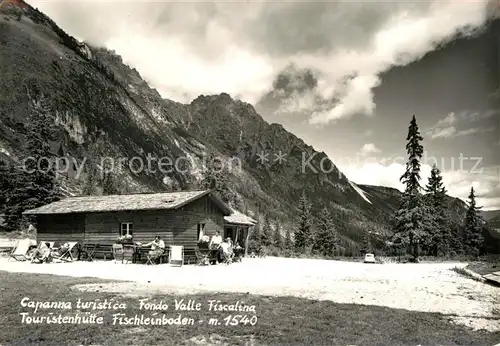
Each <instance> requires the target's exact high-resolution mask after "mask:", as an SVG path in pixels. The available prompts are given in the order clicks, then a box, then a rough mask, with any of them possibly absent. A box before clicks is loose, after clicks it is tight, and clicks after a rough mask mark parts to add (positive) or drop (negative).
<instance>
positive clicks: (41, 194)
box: [5, 95, 61, 230]
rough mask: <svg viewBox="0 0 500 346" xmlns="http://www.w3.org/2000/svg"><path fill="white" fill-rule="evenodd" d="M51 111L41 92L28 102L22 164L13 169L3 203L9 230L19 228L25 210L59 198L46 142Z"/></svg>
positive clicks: (50, 135) (49, 138)
mask: <svg viewBox="0 0 500 346" xmlns="http://www.w3.org/2000/svg"><path fill="white" fill-rule="evenodd" d="M50 112H51V109H50V105H49V103H48V101H47V100H46V98H45V97H44V96H43V95H42V96H41V97H40V98H39V100H38V102H34V101H33V102H32V103H31V104H30V113H31V114H30V117H29V122H28V124H27V125H26V143H25V146H24V149H23V157H22V160H21V162H22V163H21V164H20V165H19V166H18V167H16V168H15V170H14V176H13V177H12V181H13V183H12V185H13V188H12V190H11V193H10V195H9V201H8V203H7V206H6V213H5V219H6V224H7V227H8V228H9V229H11V230H15V229H17V228H19V226H20V225H21V222H22V220H23V215H22V213H23V212H24V211H26V210H28V209H33V208H37V207H39V206H42V205H44V204H48V203H52V202H54V201H57V200H59V198H60V197H61V193H60V190H59V186H58V184H57V181H56V172H55V168H54V165H53V162H54V155H53V154H52V153H51V150H50V145H49V142H50V141H52V140H54V138H55V136H54V131H53V128H52V126H53V123H52V121H51V118H50Z"/></svg>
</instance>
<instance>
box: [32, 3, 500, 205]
mask: <svg viewBox="0 0 500 346" xmlns="http://www.w3.org/2000/svg"><path fill="white" fill-rule="evenodd" d="M28 2H29V3H30V4H31V5H32V6H34V7H38V8H39V9H40V10H42V11H43V12H45V13H46V14H47V15H49V16H50V17H51V18H52V19H54V20H55V21H56V22H57V23H58V24H59V25H60V26H61V27H62V28H63V29H64V30H66V31H67V32H68V33H70V34H71V35H73V36H75V37H76V38H78V39H80V40H83V41H86V42H89V43H90V44H93V45H98V46H105V47H107V48H109V49H113V50H115V51H116V52H117V53H118V54H120V55H121V56H122V57H123V60H124V62H125V63H127V64H129V65H130V66H132V67H134V68H136V69H137V70H138V71H139V72H140V74H141V75H142V76H143V77H144V79H145V80H146V81H147V82H148V83H149V84H150V85H151V86H152V87H154V88H156V89H157V90H158V91H159V92H160V94H161V95H162V96H163V97H165V98H170V99H173V100H176V101H179V102H186V103H189V102H190V101H191V100H193V99H194V98H196V97H197V96H198V95H200V94H218V93H221V92H226V93H229V94H230V95H232V96H233V97H235V98H239V99H241V100H243V101H245V102H249V103H251V104H253V105H254V106H255V107H256V109H257V110H258V112H259V113H260V114H261V115H262V116H263V117H264V119H266V120H267V121H268V122H276V123H280V124H282V125H283V126H284V127H285V128H286V129H288V130H289V131H291V132H293V133H294V134H296V135H297V136H298V137H300V138H302V139H303V140H304V141H305V142H306V143H308V144H310V145H312V146H313V147H314V148H315V149H316V150H318V151H324V152H325V153H327V154H328V156H329V157H330V158H331V159H332V161H333V162H334V163H335V164H336V165H337V166H338V167H339V168H340V169H341V170H342V171H343V172H344V173H345V174H346V176H347V177H348V178H349V179H350V180H352V181H354V182H356V183H358V184H372V185H384V186H391V187H396V188H399V189H401V188H402V186H401V183H400V182H399V177H400V176H401V174H402V173H403V171H404V158H405V155H406V153H405V139H406V134H407V127H408V123H409V121H410V120H411V117H412V115H413V114H415V115H416V117H417V122H418V124H419V126H420V129H421V132H422V135H423V137H424V142H423V145H424V149H425V152H424V157H423V167H422V168H423V173H422V178H423V182H422V183H423V184H425V180H426V178H427V177H428V175H429V172H430V167H431V165H432V164H434V163H436V164H437V165H438V167H439V168H440V169H441V170H442V171H443V176H444V181H445V184H446V187H447V189H448V192H449V194H450V195H452V196H455V197H459V198H462V199H466V198H467V195H468V192H469V190H470V187H471V186H474V187H475V189H476V190H477V192H478V194H479V199H478V201H479V204H480V205H483V207H484V209H500V155H498V154H497V153H498V150H499V149H500V136H499V133H500V132H499V131H500V130H499V125H500V124H499V122H500V121H499V119H500V116H499V114H497V112H496V111H497V110H500V107H499V106H500V102H499V101H500V99H499V98H495V97H494V95H493V96H492V94H493V93H494V91H495V90H497V89H498V88H499V85H498V83H499V77H500V74H499V72H500V71H499V67H500V65H499V64H498V63H499V62H500V60H499V56H498V54H499V51H498V47H499V46H498V38H497V35H496V33H497V32H499V31H498V28H497V27H493V28H490V29H488V30H485V29H484V24H485V22H486V19H487V18H488V16H490V15H492V14H493V13H494V12H495V7H494V4H493V3H488V2H486V1H482V0H470V1H456V0H454V1H451V0H449V1H446V0H435V1H431V0H429V1H415V2H410V1H404V2H375V1H370V0H365V1H363V2H360V1H350V2H348V1H316V2H300V1H287V2H276V1H274V2H271V1H263V0H259V1H257V0H255V1H246V2H234V1H233V2H229V1H219V2H217V3H211V2H203V1H197V2H166V1H161V2H160V1H156V2H151V1H150V2H146V1H140V0H139V1H137V0H136V1H135V2H118V1H108V2H97V1H78V2H75V1H55V0H54V1H47V0H34V1H28ZM462 37H468V38H467V39H466V38H462ZM470 37H472V38H470ZM443 46H444V48H443ZM499 96H500V93H499Z"/></svg>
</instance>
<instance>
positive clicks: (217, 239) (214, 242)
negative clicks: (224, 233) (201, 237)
mask: <svg viewBox="0 0 500 346" xmlns="http://www.w3.org/2000/svg"><path fill="white" fill-rule="evenodd" d="M221 243H222V237H221V236H220V234H219V231H215V234H214V235H213V236H212V239H210V245H209V248H210V249H218V248H219V246H220V244H221Z"/></svg>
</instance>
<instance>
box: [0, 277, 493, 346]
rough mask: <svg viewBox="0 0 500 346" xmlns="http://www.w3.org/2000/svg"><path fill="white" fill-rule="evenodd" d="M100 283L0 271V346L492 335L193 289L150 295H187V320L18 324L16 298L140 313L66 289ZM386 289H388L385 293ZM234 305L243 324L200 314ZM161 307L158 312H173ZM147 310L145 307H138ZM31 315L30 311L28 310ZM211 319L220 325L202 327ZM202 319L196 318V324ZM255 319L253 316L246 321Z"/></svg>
mask: <svg viewBox="0 0 500 346" xmlns="http://www.w3.org/2000/svg"><path fill="white" fill-rule="evenodd" d="M99 282H104V281H102V280H96V279H86V278H66V277H56V276H50V275H31V274H17V273H16V274H14V273H6V272H0V294H1V296H2V300H1V301H0V307H1V311H2V314H1V315H0V325H1V326H2V327H1V328H0V344H6V345H28V344H38V345H58V344H61V345H90V344H94V345H95V344H106V345H122V344H123V345H134V344H135V345H138V344H141V345H160V344H161V345H190V344H206V343H210V344H231V345H244V344H249V343H252V344H254V345H284V344H287V345H292V344H294V345H297V344H312V345H332V344H333V345H353V344H354V345H438V344H440V345H493V344H495V343H496V342H498V340H500V333H488V332H484V331H480V332H477V331H476V332H474V331H472V330H470V329H467V328H466V327H463V326H457V325H453V324H451V323H449V322H448V321H447V316H444V315H440V314H431V313H419V312H410V311H406V310H398V309H390V308H384V307H375V306H364V305H350V304H335V303H332V302H328V301H321V302H320V301H311V300H306V299H300V298H292V297H280V298H276V297H264V296H253V295H252V296H251V295H245V294H227V293H212V294H197V295H192V296H182V297H181V296H176V295H167V294H163V295H156V296H153V297H150V299H152V300H156V301H157V302H158V301H160V300H163V301H164V302H167V303H168V304H171V305H172V307H173V303H174V299H183V298H184V299H185V300H187V299H194V300H196V301H197V302H200V303H202V305H203V308H202V310H201V311H190V312H186V311H184V312H181V314H182V315H183V317H187V318H193V319H194V321H196V323H195V325H194V326H193V325H187V326H172V325H170V326H145V325H142V326H123V325H113V324H112V323H111V322H112V317H111V316H112V314H113V312H112V311H110V310H99V311H97V312H96V314H97V315H98V316H103V317H104V324H101V325H96V324H86V325H84V324H80V325H72V324H61V325H57V324H39V325H34V324H30V325H26V324H22V323H21V315H20V313H21V312H25V311H26V312H30V313H32V311H33V310H32V309H30V308H27V307H22V306H21V304H20V302H21V300H22V299H23V298H24V297H29V299H31V300H37V301H65V302H73V304H74V302H76V301H77V300H78V299H82V300H84V301H95V300H98V299H99V300H100V301H103V300H104V299H107V300H108V301H109V300H112V299H114V301H115V302H122V303H126V304H127V307H126V308H125V309H124V310H122V311H120V312H123V313H125V314H126V315H127V316H131V317H132V316H134V315H135V314H140V313H141V311H140V310H139V301H138V300H139V299H141V298H142V297H138V298H126V297H120V296H117V295H115V294H110V293H101V292H97V293H81V292H77V291H74V290H72V289H71V286H72V285H74V284H81V283H99ZM388 294H389V293H388ZM212 299H213V300H219V301H221V302H222V303H227V304H234V303H235V302H236V301H244V302H245V303H246V304H247V305H255V311H256V312H255V313H252V312H244V313H239V314H246V315H247V316H248V317H249V318H250V317H252V316H254V315H255V316H256V318H257V322H256V323H255V325H251V324H250V323H247V324H246V325H245V324H242V323H240V324H239V325H235V326H226V323H225V322H224V318H225V317H227V316H229V315H235V314H237V313H232V312H214V311H211V312H209V311H208V308H207V306H208V304H207V301H208V300H212ZM172 307H171V308H169V309H168V310H167V311H166V312H165V314H166V315H168V316H177V315H178V313H179V312H176V311H172ZM49 312H52V313H54V314H55V315H57V314H59V313H62V314H63V315H68V316H72V315H74V314H75V313H77V312H80V313H83V312H82V311H75V310H57V309H52V310H43V309H42V310H39V312H38V313H37V315H45V314H47V313H49ZM143 313H144V315H150V313H149V312H143ZM31 315H33V314H31ZM210 318H217V319H218V320H219V322H221V323H220V325H209V323H208V320H209V319H210ZM199 321H204V322H199ZM253 321H255V319H254V320H253Z"/></svg>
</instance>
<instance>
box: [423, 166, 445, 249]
mask: <svg viewBox="0 0 500 346" xmlns="http://www.w3.org/2000/svg"><path fill="white" fill-rule="evenodd" d="M425 190H426V192H427V195H426V197H427V198H426V199H427V203H428V207H429V209H430V213H429V219H430V220H429V229H428V233H429V235H428V237H427V243H426V245H427V248H428V250H429V253H430V254H432V255H434V256H438V255H440V254H441V255H445V254H447V253H448V252H449V251H450V242H451V227H450V223H449V215H448V213H447V208H446V201H445V198H446V188H445V187H444V184H443V177H442V175H441V171H440V170H439V168H438V167H437V166H436V165H434V166H433V167H432V170H431V175H430V177H429V180H428V182H427V186H426V188H425Z"/></svg>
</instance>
